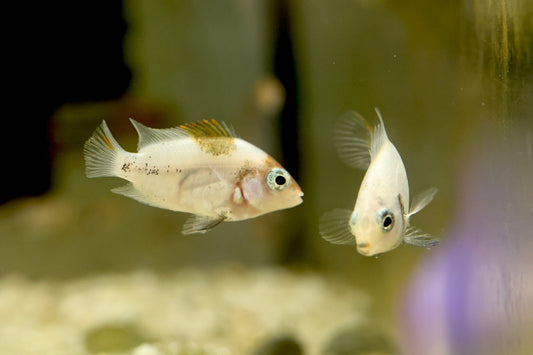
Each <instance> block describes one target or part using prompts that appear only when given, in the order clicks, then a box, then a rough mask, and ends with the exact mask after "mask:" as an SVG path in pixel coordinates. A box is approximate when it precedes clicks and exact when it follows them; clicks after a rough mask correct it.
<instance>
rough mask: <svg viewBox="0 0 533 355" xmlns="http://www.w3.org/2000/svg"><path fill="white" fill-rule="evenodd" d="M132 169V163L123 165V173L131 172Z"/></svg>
mask: <svg viewBox="0 0 533 355" xmlns="http://www.w3.org/2000/svg"><path fill="white" fill-rule="evenodd" d="M130 167H131V163H124V165H122V168H121V169H122V171H123V172H125V173H127V172H129V171H130Z"/></svg>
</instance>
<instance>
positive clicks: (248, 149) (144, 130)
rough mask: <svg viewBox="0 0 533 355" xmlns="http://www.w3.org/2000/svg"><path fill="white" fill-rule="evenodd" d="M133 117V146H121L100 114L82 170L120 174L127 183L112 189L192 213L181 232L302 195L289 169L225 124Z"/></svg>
mask: <svg viewBox="0 0 533 355" xmlns="http://www.w3.org/2000/svg"><path fill="white" fill-rule="evenodd" d="M131 122H132V123H133V125H134V127H135V129H136V130H137V132H138V134H139V144H138V152H137V153H131V152H127V151H125V150H124V149H122V148H121V147H120V145H119V144H118V143H117V141H116V140H115V139H114V138H113V136H112V135H111V132H110V131H109V128H108V127H107V124H106V123H105V121H104V122H102V124H101V125H100V127H98V128H97V129H96V131H95V132H94V133H93V135H92V137H91V138H89V140H88V141H87V142H86V143H85V148H84V155H85V161H86V174H87V176H88V177H91V178H92V177H101V176H114V177H119V178H122V179H124V180H127V181H129V183H128V184H126V185H125V186H122V187H118V188H115V189H113V190H112V191H113V192H115V193H118V194H122V195H125V196H127V197H131V198H133V199H135V200H137V201H139V202H142V203H145V204H147V205H150V206H154V207H159V208H164V209H168V210H172V211H180V212H188V213H191V214H193V216H192V217H191V218H189V220H187V222H186V223H185V225H184V228H183V231H182V232H183V233H184V234H192V233H203V232H206V231H208V230H210V229H212V228H213V227H215V226H217V225H218V224H219V223H221V222H223V221H239V220H244V219H248V218H253V217H257V216H259V215H262V214H265V213H269V212H273V211H276V210H280V209H285V208H290V207H294V206H296V205H298V204H300V203H301V202H302V195H303V193H302V191H301V189H300V187H299V186H298V184H297V182H296V181H295V180H294V179H293V178H292V177H291V176H290V174H289V173H288V172H287V171H286V170H285V169H283V167H282V166H281V165H280V164H279V163H278V162H276V161H275V160H274V159H273V158H272V157H271V156H270V155H268V154H267V153H265V152H264V151H262V150H261V149H259V148H257V147H256V146H254V145H252V144H250V143H248V142H247V141H245V140H243V139H241V138H237V137H236V136H235V133H234V132H233V131H232V130H231V129H230V128H229V127H228V126H226V125H225V124H224V123H222V124H219V123H218V122H216V121H215V120H210V121H208V120H204V121H199V122H197V123H193V124H187V125H183V126H180V127H176V128H170V129H153V128H148V127H145V126H144V125H142V124H140V123H138V122H136V121H134V120H131Z"/></svg>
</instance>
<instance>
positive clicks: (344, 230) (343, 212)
mask: <svg viewBox="0 0 533 355" xmlns="http://www.w3.org/2000/svg"><path fill="white" fill-rule="evenodd" d="M375 111H376V114H377V116H378V118H379V123H378V124H377V125H376V126H375V127H372V126H371V125H370V124H369V123H368V121H367V120H366V119H365V118H364V117H362V116H361V115H359V114H358V113H356V112H354V111H349V112H347V113H345V114H344V115H343V116H342V117H341V118H340V119H339V120H338V122H337V124H336V128H335V140H334V143H335V148H336V150H337V153H338V155H339V157H340V158H341V160H343V161H344V162H345V163H346V164H347V165H348V166H350V167H354V168H358V169H362V170H366V173H365V176H364V178H363V181H362V183H361V186H360V188H359V192H358V194H357V199H356V202H355V206H354V208H353V210H348V209H340V208H337V209H334V210H332V211H329V212H326V213H325V214H323V215H322V217H321V218H320V222H319V223H320V225H319V231H320V234H321V236H322V237H323V238H324V239H325V240H327V241H329V242H331V243H333V244H348V245H353V246H356V248H357V251H358V252H359V253H360V254H362V255H365V256H374V255H379V254H382V253H385V252H388V251H390V250H393V249H395V248H397V247H398V246H399V245H401V244H402V243H406V244H411V245H415V246H418V247H423V248H431V247H433V246H435V245H437V244H438V243H439V240H438V238H435V237H433V236H431V235H430V234H428V233H424V232H423V231H421V230H419V229H417V228H416V227H414V226H412V225H411V224H410V218H411V217H412V216H413V215H414V214H416V213H418V212H420V211H421V210H422V209H423V208H424V207H426V206H427V205H428V204H429V203H430V202H431V201H432V200H433V198H434V197H435V195H436V193H437V191H438V189H437V188H430V189H428V190H426V191H424V192H422V193H421V194H419V195H418V196H416V197H415V198H414V199H413V201H412V203H411V205H409V183H408V180H407V172H406V170H405V166H404V163H403V161H402V158H401V156H400V154H399V153H398V150H397V149H396V147H395V146H394V145H393V144H392V142H391V141H390V140H389V137H388V135H387V132H386V130H385V124H384V123H383V117H382V116H381V112H380V111H379V109H378V108H375Z"/></svg>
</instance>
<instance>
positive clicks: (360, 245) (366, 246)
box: [357, 243, 370, 248]
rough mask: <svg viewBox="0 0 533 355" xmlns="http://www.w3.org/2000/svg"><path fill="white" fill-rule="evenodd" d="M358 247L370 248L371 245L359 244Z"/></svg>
mask: <svg viewBox="0 0 533 355" xmlns="http://www.w3.org/2000/svg"><path fill="white" fill-rule="evenodd" d="M357 247H359V248H368V247H370V243H359V244H357Z"/></svg>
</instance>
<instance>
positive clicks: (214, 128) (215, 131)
mask: <svg viewBox="0 0 533 355" xmlns="http://www.w3.org/2000/svg"><path fill="white" fill-rule="evenodd" d="M179 128H180V129H181V130H182V131H183V132H184V133H185V134H188V135H189V136H191V137H195V138H204V137H235V136H236V135H235V131H234V130H233V129H232V128H230V127H228V125H226V124H225V123H224V122H222V123H221V124H220V123H218V122H217V121H216V120H215V119H214V118H212V119H211V120H202V121H198V122H196V123H187V124H184V125H181V126H180V127H179Z"/></svg>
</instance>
